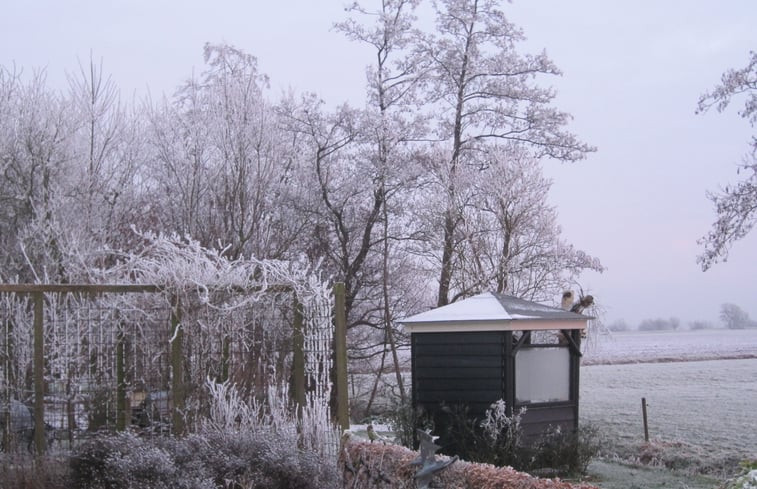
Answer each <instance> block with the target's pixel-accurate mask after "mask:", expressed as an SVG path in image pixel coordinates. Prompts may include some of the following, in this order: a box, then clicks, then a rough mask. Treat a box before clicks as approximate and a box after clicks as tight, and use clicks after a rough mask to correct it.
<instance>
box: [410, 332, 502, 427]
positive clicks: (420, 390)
mask: <svg viewBox="0 0 757 489" xmlns="http://www.w3.org/2000/svg"><path fill="white" fill-rule="evenodd" d="M503 352H504V349H503V334H502V333H501V332H482V333H415V334H413V393H414V397H415V402H416V404H418V405H420V406H422V407H423V408H424V409H425V410H426V411H428V412H436V411H438V409H439V408H440V406H441V405H442V404H444V405H447V406H450V407H451V406H455V405H462V404H464V405H467V406H468V408H469V409H470V412H471V414H474V415H480V414H483V413H484V411H485V410H486V408H487V407H489V405H490V404H491V403H493V402H494V401H496V400H498V399H502V398H503V396H504V392H503V377H502V369H503Z"/></svg>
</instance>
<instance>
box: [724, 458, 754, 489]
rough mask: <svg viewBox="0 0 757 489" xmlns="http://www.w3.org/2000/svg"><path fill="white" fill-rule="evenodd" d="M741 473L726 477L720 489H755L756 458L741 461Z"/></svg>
mask: <svg viewBox="0 0 757 489" xmlns="http://www.w3.org/2000/svg"><path fill="white" fill-rule="evenodd" d="M740 465H741V473H740V474H739V475H738V476H736V477H734V478H732V479H728V480H727V481H726V482H725V484H724V485H723V486H722V489H757V460H745V461H743V462H741V464H740Z"/></svg>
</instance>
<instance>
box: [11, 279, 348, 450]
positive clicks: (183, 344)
mask: <svg viewBox="0 0 757 489" xmlns="http://www.w3.org/2000/svg"><path fill="white" fill-rule="evenodd" d="M4 287H5V288H4V289H2V291H1V292H0V435H2V449H3V451H6V452H8V451H14V450H28V451H32V450H35V449H36V450H37V451H49V450H67V449H70V448H71V447H73V446H74V445H75V444H76V443H77V441H79V440H81V439H84V438H86V437H88V436H89V435H91V434H93V433H96V432H98V431H100V430H112V431H117V430H126V429H129V430H135V431H138V432H139V433H141V434H144V435H146V436H152V435H157V434H165V433H183V432H187V431H194V430H196V429H198V427H199V425H200V423H201V422H202V419H203V418H204V417H205V416H206V415H207V411H208V409H209V408H208V395H209V394H208V389H207V388H206V383H207V382H208V381H213V382H219V383H220V382H227V381H228V382H229V383H230V384H233V385H235V386H236V389H237V390H238V391H239V392H241V393H243V395H244V396H246V397H248V398H256V399H260V398H265V397H266V396H267V395H268V391H269V389H271V388H279V387H280V386H282V385H289V384H290V383H291V382H292V379H293V377H296V376H294V374H293V371H292V364H293V358H294V356H295V353H294V351H293V345H294V344H295V343H294V342H293V337H294V329H293V328H294V327H295V323H296V322H295V311H296V310H301V309H298V306H297V305H296V304H297V303H296V299H295V296H294V294H293V291H292V290H278V291H268V292H266V293H260V292H256V294H257V295H255V297H254V298H253V300H250V296H249V295H245V294H244V291H236V292H234V293H229V291H225V292H223V293H219V294H217V295H216V296H214V297H212V300H208V298H207V297H205V299H204V300H199V301H198V300H194V301H187V300H185V299H184V300H183V299H182V298H180V297H178V296H175V295H173V296H172V295H170V294H167V293H164V292H163V291H161V290H160V289H159V288H157V287H153V286H144V287H141V288H140V287H138V286H132V287H128V286H127V287H123V288H119V287H117V286H110V287H105V288H103V287H102V286H69V287H59V288H58V289H57V290H54V289H51V288H48V289H41V288H38V289H34V290H33V291H31V289H23V288H16V289H14V288H13V287H10V286H4ZM314 316H318V317H314ZM300 324H302V320H300ZM304 324H305V327H306V328H307V332H306V333H305V335H304V341H301V342H300V343H301V344H303V345H304V347H305V351H304V352H302V353H301V355H302V356H303V357H304V360H303V362H301V363H304V365H302V366H301V367H300V368H302V369H303V370H304V371H305V373H304V374H303V376H306V378H307V383H308V385H310V386H311V390H312V389H316V386H320V387H317V389H316V390H320V392H321V393H323V392H324V391H325V392H326V393H327V392H328V390H329V387H328V386H326V387H323V384H324V382H328V370H329V366H330V365H329V362H330V356H329V354H328V351H329V350H330V343H331V339H332V334H333V331H332V329H331V309H330V307H323V305H320V306H319V307H314V308H310V309H309V316H308V317H306V319H305V321H304ZM324 372H325V373H324Z"/></svg>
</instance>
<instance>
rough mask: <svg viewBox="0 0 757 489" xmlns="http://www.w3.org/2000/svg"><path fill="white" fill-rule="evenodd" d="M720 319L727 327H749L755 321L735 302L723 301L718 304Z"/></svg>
mask: <svg viewBox="0 0 757 489" xmlns="http://www.w3.org/2000/svg"><path fill="white" fill-rule="evenodd" d="M720 320H721V321H723V324H724V325H725V327H726V328H728V329H744V328H751V327H753V326H754V325H755V322H754V321H752V320H751V319H750V318H749V314H748V313H747V312H746V311H744V310H743V309H742V308H740V307H739V306H737V305H736V304H730V303H725V304H722V305H721V306H720Z"/></svg>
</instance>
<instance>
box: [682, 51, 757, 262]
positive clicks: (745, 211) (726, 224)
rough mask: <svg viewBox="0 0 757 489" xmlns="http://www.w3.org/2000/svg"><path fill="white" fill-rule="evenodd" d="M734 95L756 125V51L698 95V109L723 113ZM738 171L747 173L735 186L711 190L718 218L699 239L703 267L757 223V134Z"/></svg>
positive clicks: (719, 257) (725, 254) (721, 256)
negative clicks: (740, 100)
mask: <svg viewBox="0 0 757 489" xmlns="http://www.w3.org/2000/svg"><path fill="white" fill-rule="evenodd" d="M735 97H743V98H745V101H744V107H743V108H742V109H741V110H740V111H739V115H740V116H741V117H743V118H744V119H746V120H747V121H748V122H749V124H750V125H751V126H752V127H754V125H755V123H757V52H754V51H752V52H751V53H750V59H749V63H748V64H747V66H746V67H744V68H741V69H738V70H736V69H732V70H728V71H726V72H725V73H724V74H723V76H722V77H721V79H720V85H718V86H716V87H715V88H714V89H713V90H711V91H709V92H707V93H705V94H704V95H702V96H701V97H700V98H699V105H698V110H697V112H699V113H701V112H706V111H707V110H709V109H710V108H712V107H715V109H716V110H717V111H718V112H722V111H723V110H725V109H726V108H727V107H728V105H730V103H731V101H732V100H733V99H734V98H735ZM738 172H739V173H742V172H743V173H744V174H745V175H746V176H745V177H744V178H743V179H742V180H741V181H740V182H738V183H737V184H736V185H728V186H726V187H725V188H723V189H722V190H721V191H720V192H718V193H714V192H711V193H708V197H709V198H710V200H712V202H713V204H714V205H715V211H716V213H717V219H716V220H715V222H714V223H713V225H712V229H710V232H709V233H707V235H705V236H704V237H703V238H701V239H700V240H699V244H701V245H703V246H704V251H703V252H702V254H701V255H699V257H697V262H698V263H699V264H700V265H701V266H702V269H703V270H707V269H709V268H710V267H711V266H712V265H714V264H715V263H717V262H718V261H721V260H722V261H725V260H727V258H728V252H729V250H730V247H731V245H732V244H733V243H734V242H735V241H738V240H739V239H741V238H743V237H744V236H746V235H747V234H748V233H749V232H750V231H751V230H752V228H754V224H755V222H757V137H755V136H752V140H751V141H750V143H749V150H748V151H747V154H746V155H745V156H744V159H743V161H742V162H741V165H740V167H739V170H738Z"/></svg>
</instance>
